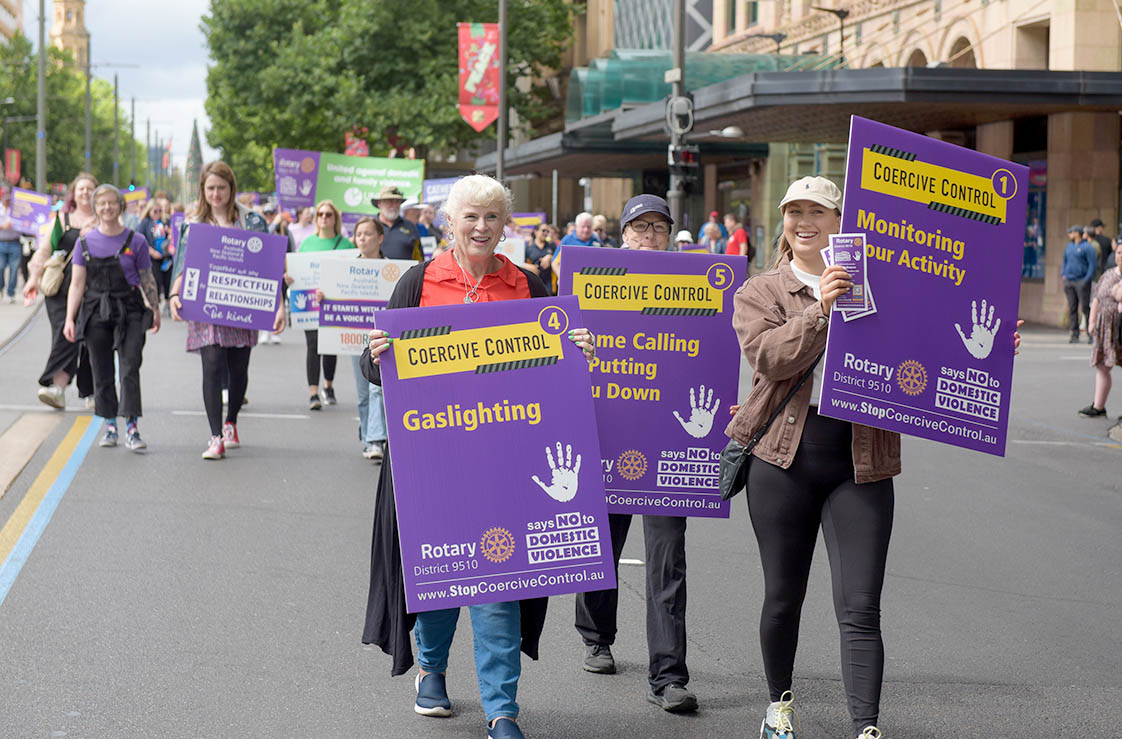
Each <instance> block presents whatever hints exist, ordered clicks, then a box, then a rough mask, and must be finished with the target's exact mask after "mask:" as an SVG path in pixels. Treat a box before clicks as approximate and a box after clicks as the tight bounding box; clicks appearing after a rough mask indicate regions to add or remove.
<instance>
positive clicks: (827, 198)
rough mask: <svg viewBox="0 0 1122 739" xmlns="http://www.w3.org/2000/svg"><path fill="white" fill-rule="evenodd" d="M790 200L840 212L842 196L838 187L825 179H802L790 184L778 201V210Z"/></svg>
mask: <svg viewBox="0 0 1122 739" xmlns="http://www.w3.org/2000/svg"><path fill="white" fill-rule="evenodd" d="M792 200H810V201H812V202H815V203H818V204H819V205H825V206H826V207H827V208H834V209H836V210H841V200H842V194H841V190H839V189H838V186H837V185H835V184H834V183H833V182H830V181H829V180H828V179H826V178H825V177H802V178H800V179H797V180H795V181H794V182H792V183H791V186H790V187H788V188H787V194H786V195H784V196H783V199H782V200H780V201H779V209H780V210H782V209H783V206H784V205H786V204H787V203H789V202H791V201H792Z"/></svg>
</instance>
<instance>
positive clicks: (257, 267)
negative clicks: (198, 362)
mask: <svg viewBox="0 0 1122 739" xmlns="http://www.w3.org/2000/svg"><path fill="white" fill-rule="evenodd" d="M184 241H185V243H186V246H187V253H186V254H185V255H184V263H183V286H182V287H181V288H180V300H181V301H182V303H183V308H182V309H180V311H179V312H180V314H181V315H182V316H183V317H184V318H186V319H188V320H191V321H202V322H204V323H216V324H219V325H221V326H236V327H237V328H252V329H258V330H272V328H273V322H274V320H275V319H276V315H277V307H278V306H279V305H280V303H279V301H280V292H281V291H280V285H281V279H282V278H283V276H284V255H285V251H286V250H287V249H288V239H287V238H285V237H284V236H278V235H276V234H267V233H258V232H256V231H242V230H240V229H236V228H219V227H217V226H210V225H208V224H205V223H192V224H191V226H190V227H189V228H188V231H187V237H186V239H184Z"/></svg>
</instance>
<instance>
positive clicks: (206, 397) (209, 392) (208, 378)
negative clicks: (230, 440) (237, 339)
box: [199, 344, 250, 436]
mask: <svg viewBox="0 0 1122 739" xmlns="http://www.w3.org/2000/svg"><path fill="white" fill-rule="evenodd" d="M249 350H250V347H248V346H238V347H223V346H216V345H214V344H210V345H209V346H204V347H203V348H202V349H199V356H200V357H202V360H203V405H204V406H205V407H206V418H207V421H209V422H210V435H211V436H221V435H222V380H223V378H224V376H226V375H227V373H229V377H230V389H229V401H228V402H227V404H226V421H227V422H228V423H237V422H238V411H240V410H241V409H242V399H243V398H244V397H245V387H246V385H247V384H248V383H249Z"/></svg>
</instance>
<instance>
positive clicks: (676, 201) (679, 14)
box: [666, 0, 693, 228]
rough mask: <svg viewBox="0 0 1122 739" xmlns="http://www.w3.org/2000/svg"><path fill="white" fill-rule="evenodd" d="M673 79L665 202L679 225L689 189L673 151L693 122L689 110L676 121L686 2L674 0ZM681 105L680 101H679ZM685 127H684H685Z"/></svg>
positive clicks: (683, 66) (683, 68)
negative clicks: (684, 121) (683, 120)
mask: <svg viewBox="0 0 1122 739" xmlns="http://www.w3.org/2000/svg"><path fill="white" fill-rule="evenodd" d="M668 77H669V79H670V80H671V88H670V89H671V92H670V102H669V103H668V107H669V108H670V110H669V111H668V115H667V118H668V119H669V120H670V121H671V126H670V152H671V153H670V156H668V157H667V159H668V160H669V161H668V162H667V163H668V164H669V165H670V190H669V191H667V193H666V204H667V205H668V206H670V219H671V220H672V221H674V226H675V227H676V228H681V227H682V212H683V211H684V210H685V202H686V190H685V187H684V183H683V182H682V175H681V174H680V172H679V171H678V170H677V168H676V167H675V166H674V153H676V152H678V151H680V150H681V147H682V145H683V144H684V143H685V133H686V131H688V129H689V128H690V127H692V125H693V113H692V110H691V111H690V112H689V116H688V117H689V126H686V127H681V126H679V125H678V124H677V120H676V117H677V115H678V113H677V112H676V111H675V110H674V106H675V105H676V104H679V103H678V101H681V100H685V97H684V93H685V90H686V86H685V81H686V80H685V78H686V2H685V0H674V68H673V69H671V70H670V72H669V73H668ZM679 105H680V104H679ZM683 128H684V129H685V130H683Z"/></svg>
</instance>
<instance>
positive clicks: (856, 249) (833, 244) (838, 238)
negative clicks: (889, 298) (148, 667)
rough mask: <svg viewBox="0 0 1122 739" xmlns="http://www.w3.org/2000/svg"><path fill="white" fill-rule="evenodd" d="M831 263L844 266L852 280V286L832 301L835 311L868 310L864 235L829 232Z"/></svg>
mask: <svg viewBox="0 0 1122 739" xmlns="http://www.w3.org/2000/svg"><path fill="white" fill-rule="evenodd" d="M830 255H831V257H832V259H831V260H830V261H831V263H833V264H836V265H839V266H841V267H844V268H845V271H846V272H848V273H849V277H850V279H851V280H853V287H852V288H851V289H850V291H849V292H847V293H846V294H845V295H842V296H841V297H839V298H838V299H837V300H835V301H834V310H836V311H859V312H864V311H865V310H868V308H869V304H868V301H867V300H866V298H867V296H868V289H867V286H866V280H865V276H866V274H867V272H866V270H865V235H864V234H830Z"/></svg>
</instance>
